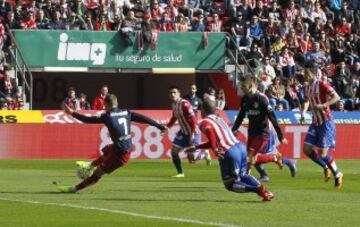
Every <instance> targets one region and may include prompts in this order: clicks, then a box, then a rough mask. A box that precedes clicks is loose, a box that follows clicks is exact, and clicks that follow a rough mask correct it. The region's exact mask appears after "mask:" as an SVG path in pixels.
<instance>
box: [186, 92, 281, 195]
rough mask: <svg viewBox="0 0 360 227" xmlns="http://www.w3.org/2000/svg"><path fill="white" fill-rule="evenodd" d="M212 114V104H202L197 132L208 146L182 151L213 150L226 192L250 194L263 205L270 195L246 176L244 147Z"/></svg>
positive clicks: (226, 126)
mask: <svg viewBox="0 0 360 227" xmlns="http://www.w3.org/2000/svg"><path fill="white" fill-rule="evenodd" d="M215 111H216V104H215V102H214V101H212V100H210V99H206V100H204V103H203V106H202V110H201V113H202V116H203V118H204V119H203V120H202V121H201V123H200V130H201V132H203V133H204V134H205V135H206V137H207V139H208V142H206V143H202V144H198V145H193V146H191V147H189V148H187V149H186V150H185V151H186V152H193V151H195V150H196V149H209V148H211V149H213V151H214V152H215V155H216V156H217V157H218V160H219V164H220V172H221V177H222V180H223V183H224V186H225V188H226V189H227V190H229V191H233V192H237V193H245V192H254V193H257V194H258V195H259V196H261V197H262V198H263V201H270V200H271V199H272V198H273V197H274V195H273V194H272V193H271V192H268V191H266V190H265V187H264V186H263V185H262V184H261V183H260V182H259V181H258V180H256V178H254V177H252V176H250V175H248V174H247V161H246V158H247V154H246V148H245V146H244V145H243V144H242V143H240V142H239V141H238V140H237V139H236V138H235V136H234V135H233V133H232V131H231V129H230V127H229V126H228V125H227V124H226V123H225V121H224V120H223V119H222V118H221V117H219V116H217V115H216V114H215Z"/></svg>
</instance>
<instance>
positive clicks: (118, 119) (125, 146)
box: [72, 108, 165, 152]
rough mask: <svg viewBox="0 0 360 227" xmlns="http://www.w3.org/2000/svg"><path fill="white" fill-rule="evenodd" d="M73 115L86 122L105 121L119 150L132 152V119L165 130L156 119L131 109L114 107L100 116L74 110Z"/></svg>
mask: <svg viewBox="0 0 360 227" xmlns="http://www.w3.org/2000/svg"><path fill="white" fill-rule="evenodd" d="M72 116H73V117H75V118H76V119H79V120H80V121H82V122H85V123H103V124H105V126H106V127H107V128H108V130H109V134H110V138H111V140H112V141H113V143H114V145H115V147H116V148H117V150H118V151H119V152H124V151H125V152H130V150H131V147H132V142H131V123H130V122H131V121H135V122H139V123H146V124H149V125H152V126H155V127H157V128H158V129H160V130H164V129H165V127H164V126H162V125H160V124H158V123H157V122H156V121H154V120H152V119H150V118H148V117H146V116H144V115H141V114H138V113H135V112H130V111H129V110H122V109H119V108H112V109H111V110H110V111H107V112H106V113H103V114H101V115H99V116H91V117H88V116H84V115H82V114H79V113H76V112H74V113H73V114H72Z"/></svg>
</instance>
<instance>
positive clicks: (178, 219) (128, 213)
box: [0, 197, 239, 227]
mask: <svg viewBox="0 0 360 227" xmlns="http://www.w3.org/2000/svg"><path fill="white" fill-rule="evenodd" d="M0 200H1V201H7V202H18V203H29V204H40V205H47V206H58V207H69V208H76V209H84V210H96V211H103V212H108V213H115V214H123V215H128V216H133V217H141V218H146V219H157V220H162V221H174V222H183V223H190V224H198V225H211V226H221V227H239V225H230V224H225V223H219V222H204V221H200V220H194V219H186V218H175V217H167V216H156V215H146V214H141V213H135V212H129V211H124V210H111V209H107V208H101V207H91V206H80V205H74V204H66V203H49V202H40V201H33V200H19V199H9V198H2V197H0Z"/></svg>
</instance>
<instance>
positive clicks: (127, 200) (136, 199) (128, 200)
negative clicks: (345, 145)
mask: <svg viewBox="0 0 360 227" xmlns="http://www.w3.org/2000/svg"><path fill="white" fill-rule="evenodd" d="M87 200H96V201H122V202H191V203H235V204H238V203H263V202H262V201H261V200H260V198H259V197H258V198H257V197H254V200H246V201H241V200H211V199H140V198H93V199H87Z"/></svg>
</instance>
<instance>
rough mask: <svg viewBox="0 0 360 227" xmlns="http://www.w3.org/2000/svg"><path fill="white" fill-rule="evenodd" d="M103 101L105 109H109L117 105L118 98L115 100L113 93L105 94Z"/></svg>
mask: <svg viewBox="0 0 360 227" xmlns="http://www.w3.org/2000/svg"><path fill="white" fill-rule="evenodd" d="M104 102H105V109H106V111H109V110H111V109H112V108H116V107H118V100H117V97H116V95H114V94H108V95H106V96H105V99H104Z"/></svg>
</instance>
